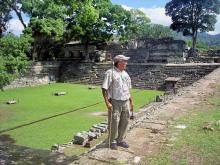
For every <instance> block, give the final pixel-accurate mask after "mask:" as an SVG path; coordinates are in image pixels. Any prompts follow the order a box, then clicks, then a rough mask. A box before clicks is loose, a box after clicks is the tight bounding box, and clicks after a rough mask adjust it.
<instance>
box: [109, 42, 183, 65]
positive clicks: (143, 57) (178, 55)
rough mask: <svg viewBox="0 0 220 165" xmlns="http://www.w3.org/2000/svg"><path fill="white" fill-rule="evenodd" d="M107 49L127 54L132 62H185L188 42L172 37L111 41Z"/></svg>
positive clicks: (113, 52)
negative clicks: (120, 42)
mask: <svg viewBox="0 0 220 165" xmlns="http://www.w3.org/2000/svg"><path fill="white" fill-rule="evenodd" d="M106 51H107V52H109V53H110V54H112V56H115V55H117V54H125V55H126V56H129V57H131V60H130V61H131V62H132V63H184V60H185V57H186V56H187V55H186V54H187V52H186V43H185V42H184V41H182V40H173V39H172V38H163V39H152V38H151V39H145V40H139V41H130V42H129V43H126V44H124V45H120V44H117V43H110V44H109V45H107V46H106Z"/></svg>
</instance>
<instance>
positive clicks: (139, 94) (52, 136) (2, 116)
mask: <svg viewBox="0 0 220 165" xmlns="http://www.w3.org/2000/svg"><path fill="white" fill-rule="evenodd" d="M58 91H65V92H67V94H66V95H64V96H54V93H55V92H58ZM132 93H133V94H132V96H133V98H134V103H135V111H137V110H138V109H139V108H140V107H142V106H143V105H146V104H147V103H149V102H151V101H152V100H154V98H155V95H159V94H162V92H160V91H153V90H151V91H150V90H137V89H134V90H132ZM10 99H16V100H17V101H18V104H15V105H7V104H5V102H6V101H7V100H10ZM0 101H1V102H0V131H1V130H5V129H8V128H13V127H15V126H18V125H22V124H26V123H29V122H32V121H36V120H39V119H42V118H45V117H50V116H53V115H56V114H60V113H63V112H68V111H70V110H74V109H76V108H80V107H85V106H87V105H91V104H94V103H97V102H102V103H100V104H98V105H95V106H92V107H89V108H86V109H82V110H79V111H76V112H72V113H68V114H66V115H61V116H58V117H55V118H51V119H48V120H45V121H42V122H38V123H35V124H31V125H28V126H25V127H22V128H18V129H15V130H12V131H8V132H5V133H3V134H8V135H9V136H10V137H11V138H12V139H14V140H15V141H16V144H19V145H24V146H29V147H33V148H42V149H49V148H50V147H51V145H52V144H54V143H59V144H62V143H65V142H68V141H70V140H71V139H72V137H73V135H74V134H75V133H77V132H79V131H82V130H88V129H89V128H90V127H91V125H92V124H95V123H98V122H101V121H103V120H106V117H103V116H92V115H91V114H90V113H92V112H104V111H106V107H105V104H104V102H103V98H102V94H101V89H100V87H97V88H96V89H94V90H88V86H85V85H79V84H62V83H57V84H50V85H43V86H37V87H28V88H18V89H13V90H6V91H4V92H0Z"/></svg>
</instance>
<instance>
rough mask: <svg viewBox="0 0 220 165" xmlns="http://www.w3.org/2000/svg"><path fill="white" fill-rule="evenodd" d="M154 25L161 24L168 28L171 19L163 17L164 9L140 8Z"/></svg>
mask: <svg viewBox="0 0 220 165" xmlns="http://www.w3.org/2000/svg"><path fill="white" fill-rule="evenodd" d="M140 10H141V11H143V12H144V13H145V14H146V15H147V16H148V17H149V18H150V19H151V22H152V23H154V24H162V25H165V26H170V24H171V22H172V21H171V18H170V17H169V16H166V15H165V9H164V8H162V7H159V8H140Z"/></svg>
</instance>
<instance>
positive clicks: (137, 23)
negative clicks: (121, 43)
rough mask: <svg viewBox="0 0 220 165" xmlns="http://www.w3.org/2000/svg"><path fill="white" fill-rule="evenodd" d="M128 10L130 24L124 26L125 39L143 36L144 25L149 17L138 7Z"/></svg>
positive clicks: (147, 22) (146, 24) (147, 23)
mask: <svg viewBox="0 0 220 165" xmlns="http://www.w3.org/2000/svg"><path fill="white" fill-rule="evenodd" d="M129 12H130V24H129V25H128V27H127V28H126V35H127V39H138V38H141V37H143V35H144V30H145V27H146V26H148V25H149V22H150V19H149V18H148V17H147V16H146V15H145V14H144V12H142V11H140V10H138V9H131V10H130V11H129Z"/></svg>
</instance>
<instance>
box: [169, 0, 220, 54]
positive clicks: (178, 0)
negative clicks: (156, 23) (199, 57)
mask: <svg viewBox="0 0 220 165" xmlns="http://www.w3.org/2000/svg"><path fill="white" fill-rule="evenodd" d="M165 9H166V15H168V16H170V17H171V18H172V22H173V23H172V24H171V25H170V28H171V29H173V30H175V31H177V32H182V33H183V35H184V36H191V37H192V51H193V52H194V50H195V46H196V41H197V33H198V32H208V31H212V30H214V25H215V23H216V22H217V20H216V15H217V14H219V13H220V1H219V0H171V1H170V2H168V3H167V4H166V6H165Z"/></svg>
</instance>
